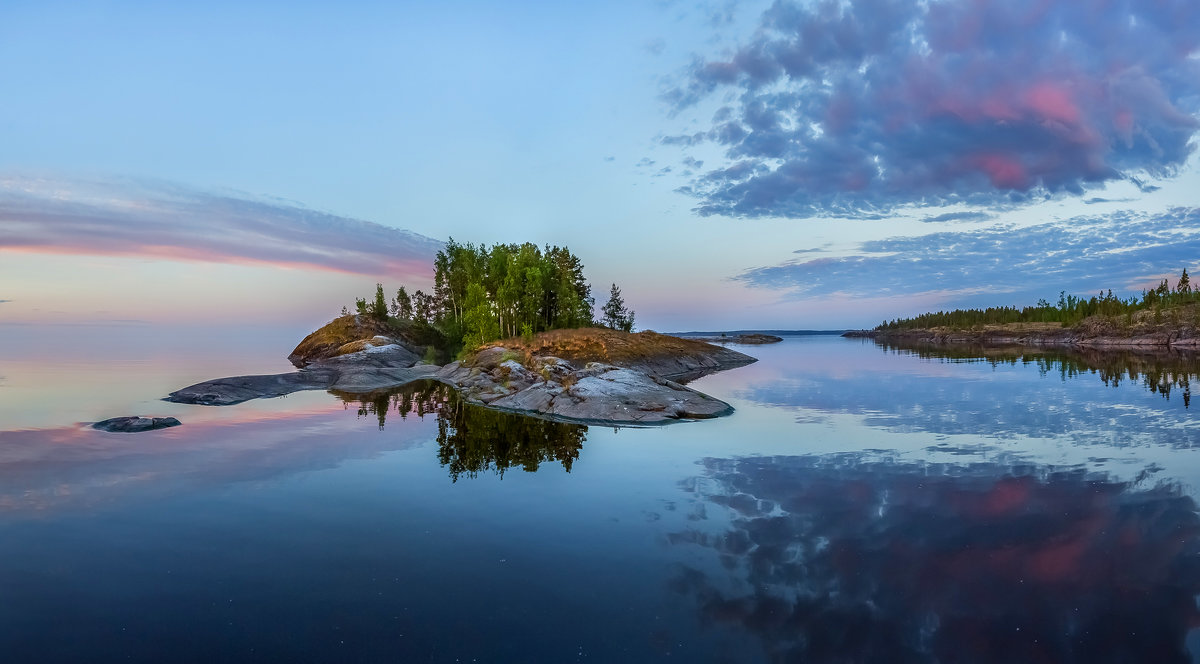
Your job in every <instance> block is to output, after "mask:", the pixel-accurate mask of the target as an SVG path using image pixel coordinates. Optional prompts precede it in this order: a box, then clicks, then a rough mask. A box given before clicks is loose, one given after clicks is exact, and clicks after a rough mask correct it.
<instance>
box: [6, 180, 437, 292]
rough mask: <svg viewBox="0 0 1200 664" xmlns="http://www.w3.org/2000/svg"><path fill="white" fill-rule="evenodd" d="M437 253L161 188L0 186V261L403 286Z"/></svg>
mask: <svg viewBox="0 0 1200 664" xmlns="http://www.w3.org/2000/svg"><path fill="white" fill-rule="evenodd" d="M441 246H442V243H441V242H439V241H437V240H433V239H431V238H427V237H424V236H422V235H417V234H416V233H411V232H408V231H403V230H399V229H395V228H390V227H387V226H383V225H381V224H377V223H373V222H369V221H362V220H358V219H350V218H347V217H340V216H337V215H333V214H328V213H325V212H318V211H315V210H309V209H306V208H303V207H300V206H297V205H294V204H289V203H282V202H277V201H269V200H254V199H250V198H242V197H237V196H228V195H217V194H211V193H206V192H201V191H198V190H193V189H188V188H186V187H181V186H175V185H170V184H164V183H145V182H136V183H135V182H107V183H97V182H68V181H48V180H35V179H22V178H7V179H5V178H0V251H25V252H46V253H64V254H88V255H109V256H140V257H151V258H163V259H179V260H198V261H211V262H216V263H247V264H267V265H276V266H281V267H301V268H316V269H322V270H332V271H336V272H344V273H350V274H364V275H371V276H384V275H388V276H405V275H412V274H424V273H425V272H428V271H429V265H430V261H431V259H432V257H433V255H434V254H435V253H436V252H437V251H438V249H440V248H441Z"/></svg>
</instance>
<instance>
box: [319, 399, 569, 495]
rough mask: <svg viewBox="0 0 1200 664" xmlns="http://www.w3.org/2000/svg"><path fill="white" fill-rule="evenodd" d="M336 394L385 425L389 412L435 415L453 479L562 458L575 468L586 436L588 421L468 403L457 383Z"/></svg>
mask: <svg viewBox="0 0 1200 664" xmlns="http://www.w3.org/2000/svg"><path fill="white" fill-rule="evenodd" d="M334 394H335V395H337V396H338V398H340V399H342V401H344V402H346V403H348V404H351V403H357V404H358V414H359V416H360V417H375V418H376V419H377V420H378V422H379V429H380V430H381V431H382V430H383V429H384V427H385V425H386V424H387V418H388V416H389V415H391V416H393V417H395V416H399V417H400V418H402V419H403V418H407V417H409V416H416V417H420V418H424V417H425V416H426V415H436V416H437V419H438V434H437V442H438V460H439V461H440V462H441V464H442V465H443V466H446V467H447V468H449V470H450V479H451V480H452V481H455V482H457V481H458V479H459V477H462V476H464V475H465V476H467V477H475V476H476V475H478V474H479V473H480V472H483V471H487V470H492V471H494V472H495V473H496V474H498V475H501V476H503V475H504V472H505V471H506V470H508V469H509V468H521V469H523V470H525V471H527V472H534V471H536V470H537V469H538V467H539V466H540V465H541V464H542V463H546V462H558V463H560V464H562V467H563V469H564V470H566V471H567V472H571V465H572V464H573V463H574V462H575V460H576V459H578V458H579V450H580V449H582V448H583V443H584V441H585V440H587V427H586V426H583V425H579V424H567V423H563V422H551V421H549V420H543V419H539V418H536V417H528V416H525V415H517V414H515V413H506V412H502V411H497V410H492V409H489V408H484V407H482V406H476V405H473V404H469V403H466V402H465V401H463V400H462V399H461V398H459V396H458V393H457V392H455V391H454V389H453V388H451V387H449V386H447V385H443V384H442V383H438V382H436V381H418V382H415V383H410V384H408V385H405V386H403V387H400V388H396V389H391V390H382V391H378V392H371V393H369V394H351V393H346V392H334Z"/></svg>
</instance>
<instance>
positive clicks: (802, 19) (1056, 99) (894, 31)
mask: <svg viewBox="0 0 1200 664" xmlns="http://www.w3.org/2000/svg"><path fill="white" fill-rule="evenodd" d="M1198 47H1200V3H1197V2H1195V0H1161V1H1158V2H1134V1H1133V0H1116V1H1113V0H978V1H973V2H965V1H963V2H957V1H946V0H943V1H941V2H938V1H934V2H919V1H918V0H860V1H856V2H833V1H832V0H818V1H817V2H813V3H806V4H799V3H795V2H788V1H785V0H777V2H775V4H774V5H773V6H772V7H771V8H770V9H769V10H768V11H766V12H765V13H764V14H763V16H762V19H761V23H760V25H759V27H758V30H756V31H755V33H754V36H753V37H752V38H751V39H750V41H749V42H747V43H746V44H745V45H744V46H742V47H741V48H740V49H738V50H737V51H736V52H735V53H733V55H732V56H731V57H729V58H728V59H716V60H710V59H703V58H699V59H697V60H696V61H695V62H694V63H693V64H692V65H691V67H690V68H689V70H688V72H687V75H686V77H685V79H684V80H683V81H682V83H681V84H679V85H678V86H676V87H674V88H672V89H670V90H668V91H667V92H666V93H665V94H664V97H665V99H666V100H667V101H668V102H669V103H670V104H671V105H672V107H673V109H674V111H676V112H679V111H682V110H683V109H686V108H689V107H691V106H692V105H694V104H696V103H697V102H698V101H700V100H701V99H705V98H708V97H709V96H711V95H713V94H714V93H716V92H718V91H719V90H727V91H730V94H729V95H727V96H728V97H730V98H731V99H732V106H727V107H725V108H722V109H721V110H720V111H718V112H717V113H716V115H715V116H714V117H713V119H712V121H711V126H710V127H709V129H707V130H705V131H702V132H697V133H693V134H689V135H682V136H668V137H665V138H662V139H661V141H662V143H664V144H668V145H683V146H687V145H694V144H696V143H700V142H712V143H716V144H718V145H720V146H722V147H724V149H725V151H726V156H727V157H728V163H727V164H726V165H725V167H723V168H719V169H715V170H712V171H710V172H708V173H706V174H703V175H698V176H697V177H696V178H695V179H694V180H693V181H692V183H691V184H690V186H687V187H684V188H682V189H681V191H682V192H683V193H687V194H690V195H692V196H695V197H696V198H698V199H699V206H698V207H697V211H698V212H699V213H701V214H705V215H710V214H722V215H733V216H750V217H754V216H773V215H779V216H789V217H808V216H813V215H818V214H823V213H837V214H844V215H849V216H862V215H864V214H867V215H869V214H877V213H879V212H882V211H887V210H890V209H892V208H894V207H896V206H899V205H905V204H911V203H917V204H925V205H931V204H932V205H938V204H948V203H955V202H960V203H963V202H965V203H972V204H983V205H989V206H991V205H1012V204H1021V203H1025V202H1029V201H1034V200H1040V199H1042V198H1044V197H1046V196H1049V195H1059V194H1080V193H1082V192H1084V191H1086V190H1088V189H1090V188H1092V187H1095V186H1098V185H1101V184H1103V183H1105V182H1109V181H1112V180H1120V179H1126V180H1130V181H1133V182H1134V183H1135V184H1138V185H1139V186H1142V187H1151V186H1152V185H1147V184H1146V183H1145V182H1144V180H1145V179H1146V178H1162V177H1168V176H1171V175H1173V174H1174V173H1176V172H1177V170H1178V168H1179V167H1180V166H1181V165H1183V164H1184V162H1185V160H1186V159H1187V157H1188V155H1189V154H1190V153H1191V152H1192V150H1193V145H1192V143H1191V139H1192V137H1193V136H1194V135H1195V133H1196V131H1197V129H1198V128H1200V122H1198V121H1197V118H1196V116H1195V114H1196V112H1197V110H1198V108H1200V60H1197V59H1196V58H1195V57H1193V56H1194V55H1195V54H1196V52H1197V50H1198Z"/></svg>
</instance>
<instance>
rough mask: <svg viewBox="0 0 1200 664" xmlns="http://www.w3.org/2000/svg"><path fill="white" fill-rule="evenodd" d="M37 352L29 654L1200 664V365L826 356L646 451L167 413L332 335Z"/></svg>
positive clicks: (343, 410) (418, 428)
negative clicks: (196, 392)
mask: <svg viewBox="0 0 1200 664" xmlns="http://www.w3.org/2000/svg"><path fill="white" fill-rule="evenodd" d="M3 333H4V334H5V335H6V336H7V337H8V339H6V342H5V343H4V344H2V345H3V346H4V348H3V349H0V598H2V601H0V661H3V662H82V661H88V662H101V661H123V662H124V661H134V662H162V661H196V662H211V661H222V662H239V661H279V662H298V661H345V662H656V661H689V662H791V661H805V662H1196V661H1200V657H1197V654H1198V653H1200V630H1197V629H1196V628H1197V626H1200V620H1198V618H1200V611H1198V610H1197V597H1198V596H1200V517H1198V516H1197V506H1196V502H1195V500H1196V498H1197V491H1200V417H1198V415H1197V412H1196V410H1195V409H1192V408H1191V407H1190V406H1191V405H1192V404H1191V403H1190V390H1189V389H1188V387H1187V385H1188V382H1189V380H1190V379H1193V378H1195V377H1196V373H1197V369H1198V367H1200V362H1197V361H1195V360H1194V359H1193V358H1191V357H1182V356H1175V357H1166V358H1146V357H1141V356H1135V355H1126V356H1115V355H1110V356H1066V357H1064V356H1057V355H1053V354H1051V355H1036V356H1025V357H1020V358H1018V357H1015V356H1008V355H1004V354H997V353H992V352H989V353H987V354H988V355H989V357H988V358H986V359H982V358H981V357H980V356H981V355H983V353H973V352H958V353H954V354H953V356H952V357H946V356H944V354H941V353H939V352H937V351H920V350H918V351H909V350H900V349H889V348H883V347H880V346H876V345H875V344H873V343H871V342H862V341H858V340H847V339H841V338H838V337H794V338H789V339H787V340H786V341H784V342H783V343H780V344H775V345H770V346H758V347H739V350H743V351H744V352H747V353H749V354H751V355H754V356H756V357H758V358H759V359H760V361H759V362H758V363H756V364H753V365H750V366H747V367H744V368H740V369H735V370H732V371H728V372H724V373H720V374H716V375H712V376H708V377H705V378H703V379H701V380H698V381H696V382H695V383H693V386H694V387H696V388H697V389H699V390H701V391H705V392H707V393H709V394H712V395H714V396H717V397H719V398H722V399H724V400H726V401H729V402H730V403H732V404H733V405H734V406H735V408H736V409H737V410H736V412H735V413H734V414H733V415H732V416H730V417H727V418H722V419H719V420H713V421H705V422H692V423H681V424H675V425H672V426H668V427H661V428H648V429H619V430H614V429H612V428H604V427H582V426H575V425H568V424H561V423H548V422H543V421H540V420H535V419H529V418H523V417H518V416H513V415H502V414H498V413H493V412H490V411H486V410H482V409H479V408H475V407H472V406H469V405H465V404H462V403H461V402H459V401H458V400H456V399H455V398H454V395H453V394H452V393H450V392H447V391H446V390H444V389H442V388H439V387H437V386H436V385H430V384H419V385H414V386H412V387H410V388H409V389H405V390H393V391H389V392H381V393H375V394H371V395H351V394H329V393H324V392H308V393H298V394H294V395H290V396H288V397H284V398H280V399H272V400H263V401H257V402H250V403H246V404H242V405H239V406H231V407H224V408H206V407H202V406H187V405H179V404H169V403H164V402H160V401H157V399H158V398H159V397H161V396H163V395H164V394H165V393H166V392H167V391H170V390H172V389H175V388H178V387H182V386H183V385H186V384H188V383H191V382H195V381H198V380H202V379H206V378H212V377H215V376H217V375H229V374H236V373H250V372H277V371H284V370H286V369H287V364H286V362H285V360H284V359H283V355H285V354H286V351H287V349H289V348H290V347H291V345H292V344H294V342H295V340H296V339H298V338H300V336H302V331H291V330H286V331H275V332H272V333H267V332H264V331H261V330H260V331H243V332H242V333H241V334H240V335H235V334H233V333H227V334H228V337H226V338H217V337H213V336H207V335H197V336H195V337H187V336H181V335H180V334H179V333H177V332H164V331H159V330H153V329H142V328H139V329H137V330H132V331H131V330H116V331H113V330H109V331H107V332H104V331H100V332H96V331H88V332H87V333H81V332H80V331H79V330H63V329H59V330H56V331H45V330H33V329H15V328H8V329H5V330H4V331H3ZM131 339H132V340H131ZM248 339H253V340H254V341H248ZM230 348H233V349H234V350H228V349H230ZM1131 374H1132V375H1131ZM1197 407H1198V408H1200V405H1198V406H1197ZM132 414H143V415H174V416H176V417H179V418H180V419H181V420H182V421H183V422H184V425H183V426H181V427H177V428H173V429H167V430H163V431H156V432H150V433H144V434H134V435H130V434H105V433H100V432H96V431H93V430H91V429H89V428H88V427H87V426H86V424H85V423H86V422H90V421H94V420H97V419H103V418H106V417H113V416H119V415H132Z"/></svg>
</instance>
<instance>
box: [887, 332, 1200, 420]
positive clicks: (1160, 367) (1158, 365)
mask: <svg viewBox="0 0 1200 664" xmlns="http://www.w3.org/2000/svg"><path fill="white" fill-rule="evenodd" d="M878 344H879V345H880V346H882V347H883V348H885V349H887V350H890V351H893V352H898V353H908V354H912V355H916V356H918V357H922V358H927V359H929V358H937V359H944V360H949V361H952V362H987V363H989V364H991V365H992V366H996V365H1000V364H1008V365H1015V364H1017V363H1021V364H1033V365H1036V366H1037V368H1038V371H1040V372H1041V373H1042V374H1043V375H1046V374H1051V373H1056V374H1059V375H1060V376H1062V378H1063V380H1066V379H1068V378H1076V377H1078V376H1081V375H1084V374H1088V373H1090V374H1095V375H1097V376H1098V377H1099V378H1100V380H1101V381H1102V382H1103V383H1104V384H1105V385H1110V386H1112V387H1117V386H1119V385H1120V384H1121V383H1123V382H1130V383H1141V384H1142V386H1143V387H1145V388H1146V389H1147V390H1150V391H1151V392H1154V393H1155V394H1160V395H1162V396H1163V398H1165V399H1170V398H1171V393H1172V392H1175V393H1177V394H1179V395H1180V397H1181V399H1182V400H1183V407H1184V408H1187V407H1189V406H1190V405H1191V402H1192V380H1193V379H1195V378H1200V353H1197V352H1195V351H1192V350H1175V349H1161V350H1155V349H1152V348H1146V349H1141V350H1121V349H1113V348H1106V349H1096V348H1065V347H1064V348H1030V347H1024V346H1000V347H995V346H972V345H959V346H955V345H939V344H929V343H899V342H886V341H880V342H878Z"/></svg>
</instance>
